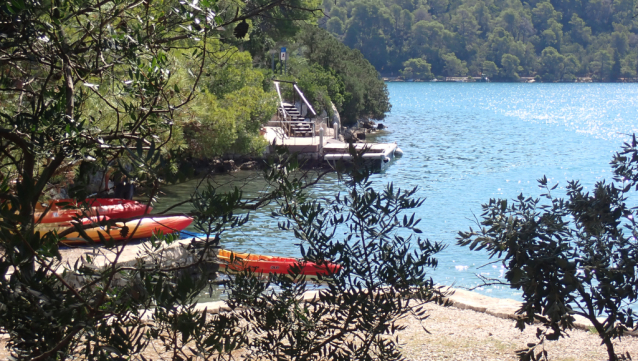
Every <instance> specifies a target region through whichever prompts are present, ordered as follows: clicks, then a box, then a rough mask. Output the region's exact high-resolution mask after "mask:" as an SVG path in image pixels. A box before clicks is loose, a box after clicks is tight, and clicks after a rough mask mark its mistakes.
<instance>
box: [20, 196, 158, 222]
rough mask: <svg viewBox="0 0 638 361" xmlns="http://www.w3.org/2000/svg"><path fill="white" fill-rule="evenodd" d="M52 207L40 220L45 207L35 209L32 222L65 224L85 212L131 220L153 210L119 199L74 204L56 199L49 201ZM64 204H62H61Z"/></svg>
mask: <svg viewBox="0 0 638 361" xmlns="http://www.w3.org/2000/svg"><path fill="white" fill-rule="evenodd" d="M51 203H53V205H52V206H51V209H49V211H48V212H47V213H46V215H45V216H44V217H42V219H41V220H40V217H41V216H42V214H43V212H44V210H45V209H46V207H45V206H43V205H40V206H38V207H37V208H36V212H35V214H34V215H33V218H34V220H35V221H36V222H37V221H38V220H39V221H40V223H58V222H67V221H70V220H72V219H73V218H74V217H77V216H78V215H82V212H83V211H84V212H86V214H88V216H89V217H91V216H97V215H98V214H99V215H100V216H108V217H110V218H113V219H115V218H131V217H137V216H141V215H143V214H144V212H145V211H147V213H150V211H151V210H152V209H153V208H151V207H149V208H148V210H147V209H146V204H142V203H140V202H137V201H131V200H128V199H119V198H89V199H85V200H84V202H76V201H75V200H72V199H58V200H55V201H51ZM62 203H64V204H62Z"/></svg>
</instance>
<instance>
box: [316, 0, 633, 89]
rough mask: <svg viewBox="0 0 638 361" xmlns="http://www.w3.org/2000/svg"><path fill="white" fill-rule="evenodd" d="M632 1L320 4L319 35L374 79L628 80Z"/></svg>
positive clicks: (362, 0)
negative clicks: (369, 67) (353, 52)
mask: <svg viewBox="0 0 638 361" xmlns="http://www.w3.org/2000/svg"><path fill="white" fill-rule="evenodd" d="M637 4H638V2H637V1H636V0H552V1H536V0H530V1H529V2H522V1H520V0H355V1H349V0H336V1H335V0H324V3H323V5H324V11H325V13H326V14H327V15H328V16H327V17H326V18H324V19H323V21H322V24H323V26H324V27H325V28H326V29H327V30H329V31H330V32H331V33H332V34H334V35H335V36H336V37H337V38H338V39H340V40H341V41H343V43H344V44H346V45H348V46H350V47H352V48H356V49H359V50H360V51H361V52H362V53H363V55H364V56H365V58H366V59H368V60H369V61H370V62H371V63H372V64H373V65H374V66H375V67H376V69H377V70H379V71H380V72H381V73H382V74H383V75H394V76H397V75H400V74H403V75H404V76H405V77H406V78H417V79H418V78H420V79H431V78H432V77H434V76H469V75H471V76H479V75H485V76H488V77H489V78H491V79H495V80H503V81H511V80H517V79H518V78H519V77H521V76H538V77H539V78H540V79H542V80H543V81H574V80H576V77H592V79H593V80H594V81H618V80H621V79H623V78H634V77H636V72H637V70H638V47H637V45H638V18H637V17H636V14H637V13H638V10H637V8H636V6H637Z"/></svg>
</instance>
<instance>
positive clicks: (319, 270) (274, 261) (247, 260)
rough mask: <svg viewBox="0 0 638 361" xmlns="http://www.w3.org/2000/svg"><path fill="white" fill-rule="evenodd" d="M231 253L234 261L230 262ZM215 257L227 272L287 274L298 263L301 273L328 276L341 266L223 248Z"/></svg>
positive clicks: (337, 270)
mask: <svg viewBox="0 0 638 361" xmlns="http://www.w3.org/2000/svg"><path fill="white" fill-rule="evenodd" d="M231 255H233V256H234V262H232V263H231V262H230V259H231ZM217 258H218V259H219V260H221V261H223V262H222V263H221V264H220V265H219V267H220V268H221V269H225V270H227V271H229V272H241V271H244V270H246V269H250V270H251V271H253V272H255V273H263V274H268V273H277V274H288V273H289V271H290V270H291V267H292V266H294V265H296V264H298V265H299V266H300V267H301V274H302V275H305V276H311V277H313V276H314V277H316V276H317V275H318V274H322V275H327V276H330V275H332V274H335V273H337V272H339V270H340V269H341V266H340V265H338V264H335V263H332V262H324V263H323V264H321V265H317V264H316V263H314V262H304V261H303V260H300V259H297V258H292V257H275V256H263V255H257V254H249V253H236V252H232V251H228V250H225V249H220V250H219V252H218V253H217Z"/></svg>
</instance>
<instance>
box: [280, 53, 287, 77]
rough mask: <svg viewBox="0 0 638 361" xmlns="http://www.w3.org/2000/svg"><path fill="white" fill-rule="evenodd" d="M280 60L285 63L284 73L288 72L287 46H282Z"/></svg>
mask: <svg viewBox="0 0 638 361" xmlns="http://www.w3.org/2000/svg"><path fill="white" fill-rule="evenodd" d="M279 60H281V61H282V62H283V63H284V74H285V73H286V72H287V69H286V65H287V60H288V59H287V58H286V48H285V47H282V48H281V52H280V53H279Z"/></svg>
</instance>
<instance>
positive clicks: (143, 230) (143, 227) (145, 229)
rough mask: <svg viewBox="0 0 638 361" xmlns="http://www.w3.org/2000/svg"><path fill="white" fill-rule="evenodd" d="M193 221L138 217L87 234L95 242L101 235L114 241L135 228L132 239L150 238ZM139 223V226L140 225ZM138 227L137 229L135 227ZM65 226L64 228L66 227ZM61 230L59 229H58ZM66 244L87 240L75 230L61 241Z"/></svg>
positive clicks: (120, 239)
mask: <svg viewBox="0 0 638 361" xmlns="http://www.w3.org/2000/svg"><path fill="white" fill-rule="evenodd" d="M192 222H193V218H191V217H185V216H175V217H154V218H144V219H141V220H140V219H136V220H133V221H128V222H117V223H115V225H112V226H111V227H110V228H108V227H106V226H101V227H93V228H89V229H85V230H84V231H85V232H86V234H87V236H89V238H90V239H91V240H93V242H100V236H99V234H101V235H102V236H104V238H105V239H107V240H108V239H113V241H122V240H125V239H127V238H128V237H129V236H130V235H131V232H133V231H134V230H135V233H134V234H133V237H132V238H131V239H140V238H149V237H151V236H152V235H153V234H157V233H159V232H162V233H164V234H168V233H174V232H179V231H181V230H182V229H184V228H186V227H188V226H189V225H190V224H191V223H192ZM138 224H139V226H138ZM135 227H137V229H135ZM66 228H68V227H65V228H63V229H66ZM125 228H128V229H127V230H126V232H123V230H124V229H125ZM58 231H59V230H58ZM61 242H62V243H64V244H86V243H87V241H86V240H85V239H84V238H83V237H82V236H80V234H79V233H78V232H73V233H71V234H69V235H67V236H66V237H65V238H64V240H62V241H61Z"/></svg>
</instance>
